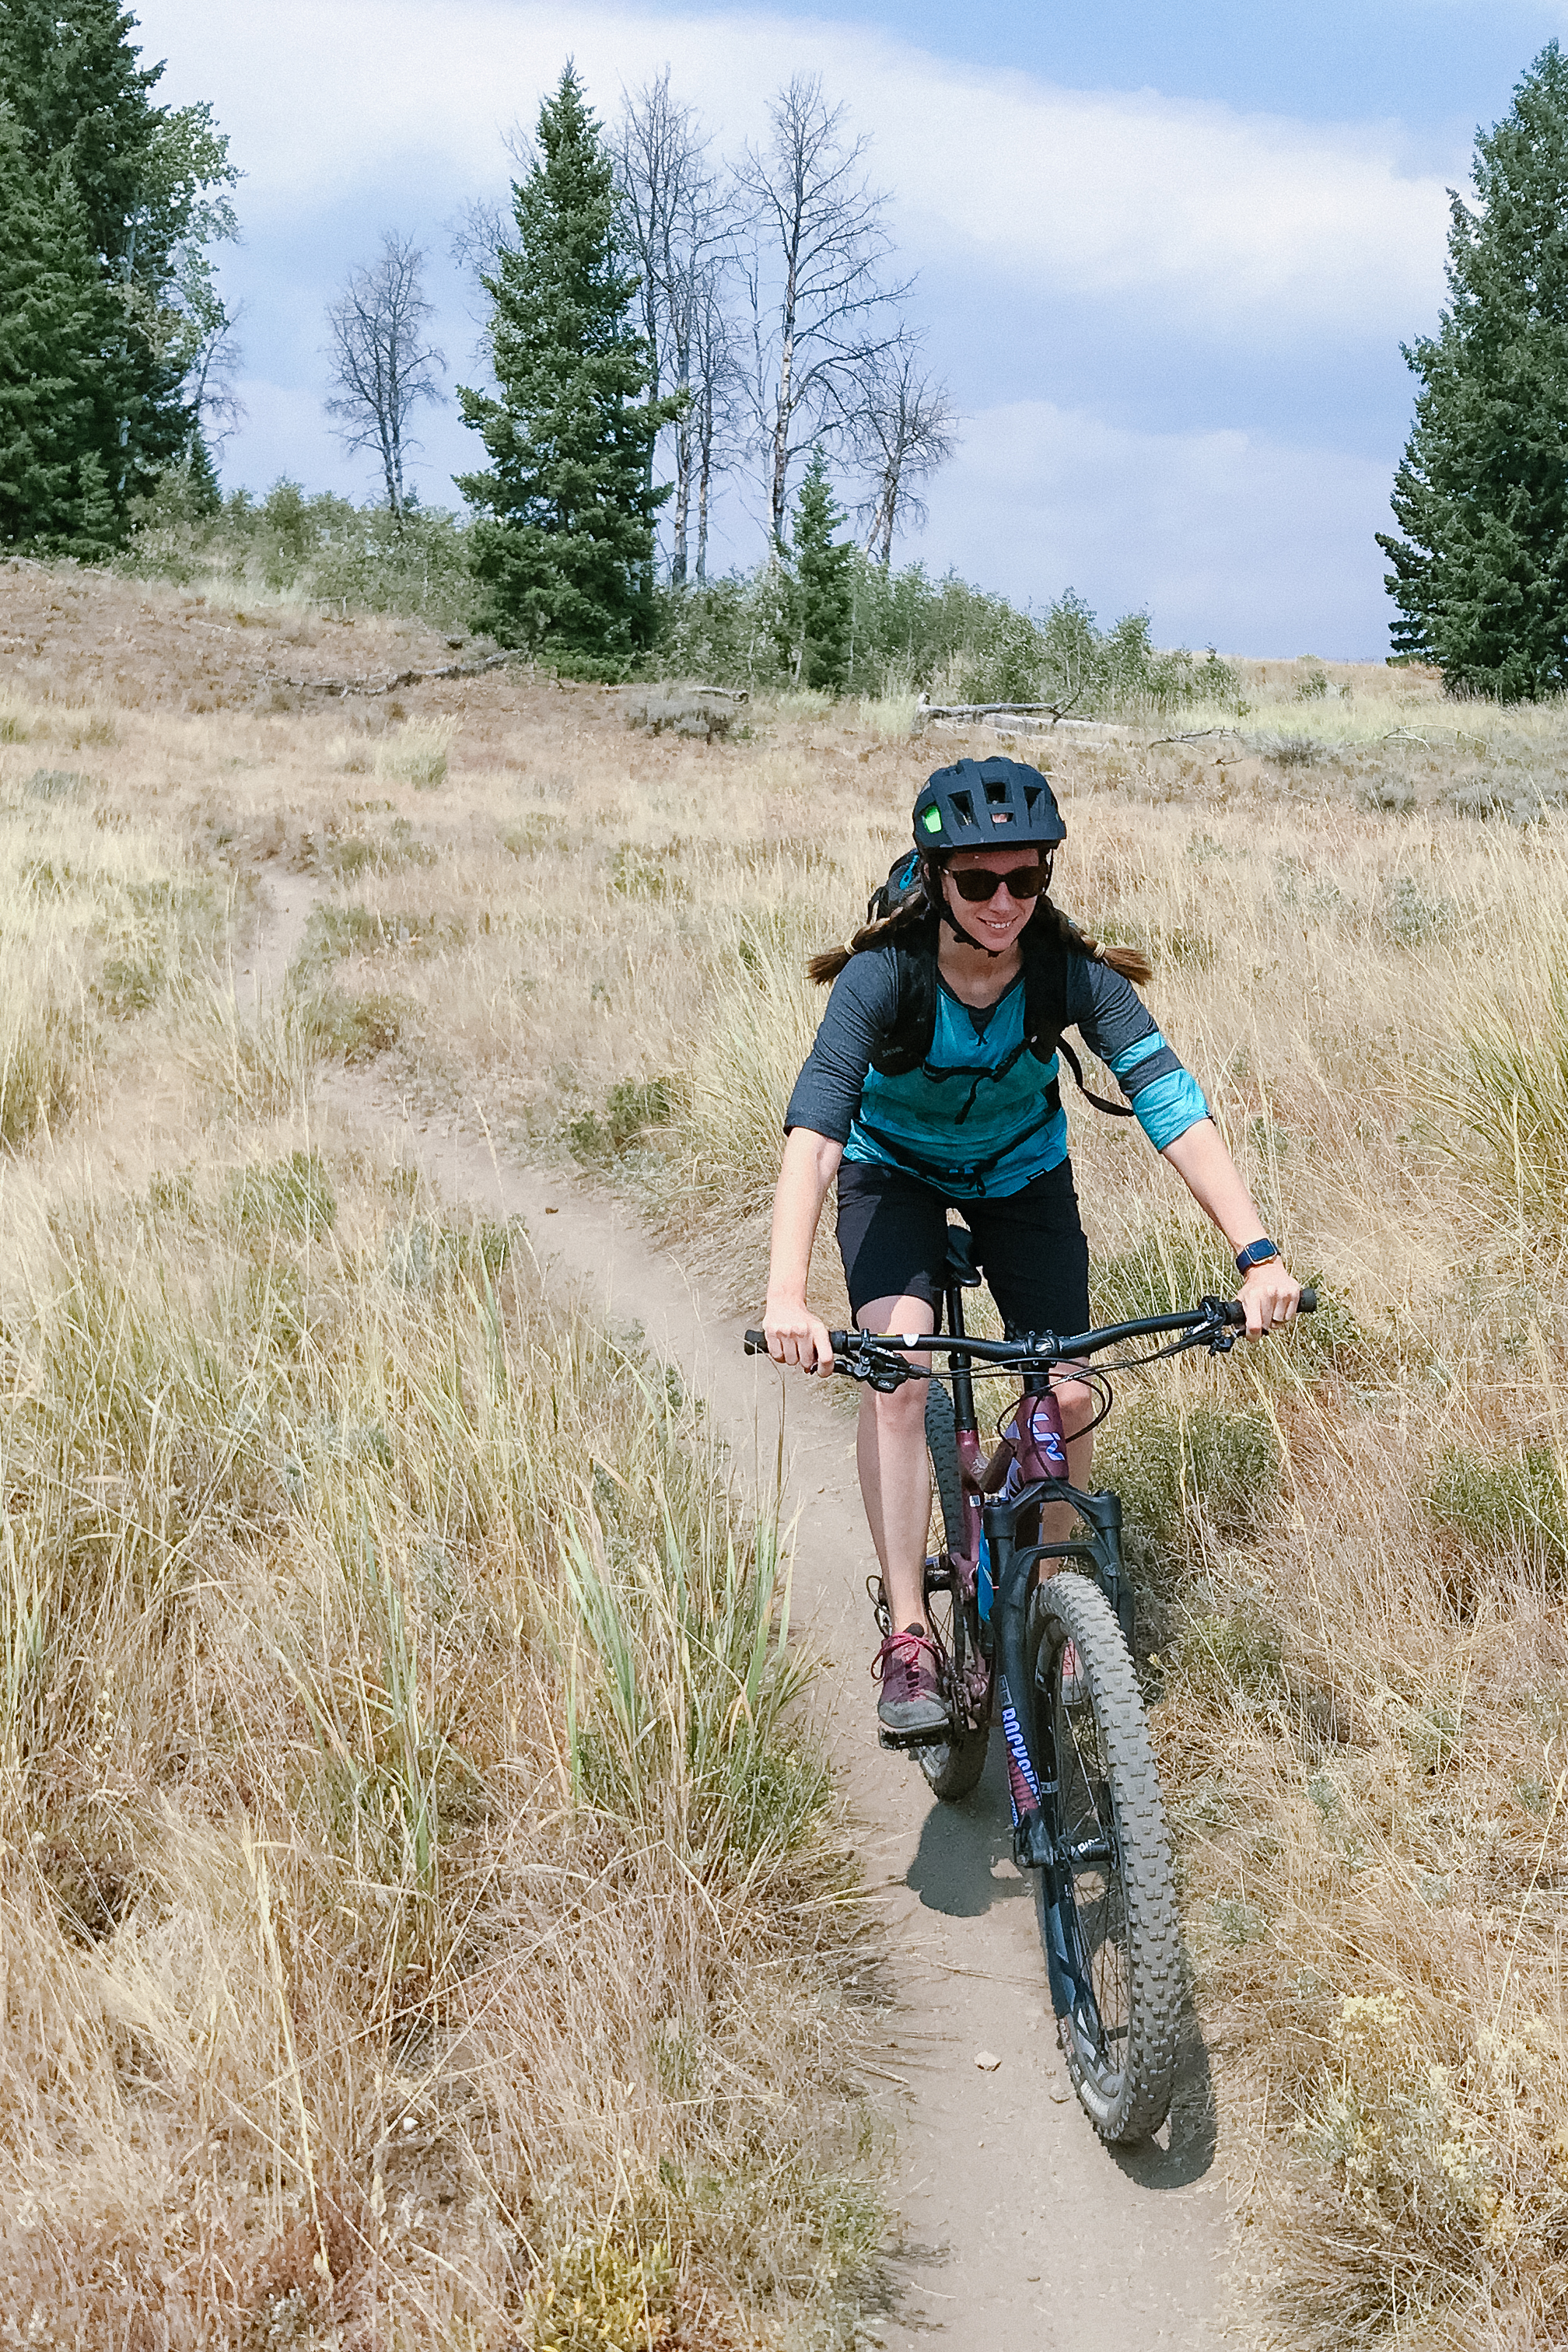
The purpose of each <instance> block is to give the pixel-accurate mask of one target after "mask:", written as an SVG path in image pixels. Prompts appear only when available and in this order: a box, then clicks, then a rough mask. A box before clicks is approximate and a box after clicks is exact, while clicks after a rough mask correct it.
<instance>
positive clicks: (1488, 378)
mask: <svg viewBox="0 0 1568 2352" xmlns="http://www.w3.org/2000/svg"><path fill="white" fill-rule="evenodd" d="M1472 181H1473V184H1474V188H1475V193H1476V196H1477V199H1478V205H1477V207H1476V208H1475V209H1472V208H1471V207H1470V206H1469V205H1467V204H1465V203H1464V202H1463V201H1462V200H1461V199H1460V198H1459V197H1458V196H1455V197H1454V199H1453V203H1452V209H1451V214H1450V222H1449V229H1448V264H1447V276H1448V293H1449V301H1448V307H1447V310H1444V312H1443V313H1442V317H1441V320H1440V323H1439V326H1438V330H1437V332H1436V335H1435V336H1431V337H1423V338H1422V340H1421V341H1418V342H1415V343H1413V344H1410V345H1408V346H1406V347H1405V359H1406V360H1407V362H1409V364H1410V366H1411V368H1412V369H1413V370H1414V371H1415V373H1416V374H1417V375H1419V376H1420V377H1421V378H1422V380H1423V389H1422V391H1421V393H1420V394H1419V396H1418V398H1417V400H1416V404H1415V426H1414V429H1413V431H1412V433H1411V436H1410V439H1409V442H1408V444H1407V446H1406V448H1405V457H1404V461H1403V463H1402V464H1401V466H1400V467H1399V470H1398V472H1397V474H1396V475H1395V477H1394V493H1393V499H1392V505H1393V508H1394V520H1395V521H1396V522H1397V524H1398V526H1399V530H1400V531H1401V533H1402V534H1403V536H1402V537H1400V538H1394V537H1391V536H1384V534H1382V533H1380V534H1379V539H1378V543H1379V545H1380V546H1381V547H1382V548H1383V550H1384V552H1385V554H1386V555H1387V556H1388V558H1389V560H1390V562H1391V563H1392V564H1393V567H1394V569H1393V571H1392V572H1390V573H1389V574H1388V587H1389V592H1390V593H1391V594H1392V595H1393V597H1394V602H1395V604H1397V605H1398V607H1399V611H1400V619H1399V620H1398V621H1397V622H1396V623H1395V625H1394V631H1393V636H1394V645H1395V646H1396V648H1397V649H1398V650H1400V651H1401V652H1405V653H1410V654H1420V655H1424V656H1427V657H1428V658H1430V659H1431V660H1434V661H1436V663H1437V664H1438V665H1439V666H1440V667H1441V669H1442V671H1443V676H1444V680H1445V683H1446V684H1447V686H1448V688H1450V690H1455V689H1458V690H1468V691H1471V692H1479V693H1485V694H1493V695H1497V696H1499V697H1500V698H1504V699H1507V700H1514V699H1518V698H1522V697H1527V696H1532V695H1540V694H1547V693H1553V692H1559V691H1561V690H1562V689H1563V688H1564V687H1568V60H1565V59H1564V58H1563V56H1562V54H1561V52H1560V51H1559V48H1558V45H1557V43H1556V42H1555V41H1551V42H1549V43H1548V44H1547V46H1546V47H1545V48H1544V49H1542V52H1541V55H1540V56H1539V57H1538V58H1536V59H1535V61H1534V63H1533V65H1532V66H1531V68H1530V70H1529V72H1528V73H1527V74H1526V75H1525V77H1524V79H1523V80H1522V81H1521V83H1520V84H1519V87H1518V89H1516V90H1515V92H1514V101H1513V105H1512V108H1511V109H1510V112H1509V113H1508V114H1507V115H1506V116H1505V118H1504V119H1503V121H1501V122H1500V123H1498V124H1497V125H1496V126H1495V128H1494V129H1492V130H1491V131H1487V132H1483V133H1482V134H1481V135H1480V136H1479V138H1478V139H1477V142H1476V159H1475V163H1474V167H1473V172H1472Z"/></svg>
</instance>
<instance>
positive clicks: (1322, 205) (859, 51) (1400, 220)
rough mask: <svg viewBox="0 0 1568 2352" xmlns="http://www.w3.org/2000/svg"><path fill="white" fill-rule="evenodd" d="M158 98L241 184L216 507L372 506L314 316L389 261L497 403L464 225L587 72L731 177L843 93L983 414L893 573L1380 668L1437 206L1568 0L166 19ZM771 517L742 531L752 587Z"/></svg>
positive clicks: (433, 438)
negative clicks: (678, 122)
mask: <svg viewBox="0 0 1568 2352" xmlns="http://www.w3.org/2000/svg"><path fill="white" fill-rule="evenodd" d="M138 13H139V16H140V21H141V25H142V39H143V41H144V45H145V48H146V53H147V55H148V56H149V57H150V58H160V57H162V58H167V60H168V70H167V73H166V75H165V77H164V80H163V86H162V89H161V91H160V95H161V96H163V97H164V98H165V99H168V100H174V101H175V102H184V101H185V100H191V99H196V98H205V99H210V100H212V101H213V102H214V104H215V106H216V111H217V115H218V119H219V121H220V122H221V124H222V126H223V127H224V129H225V130H226V131H228V133H229V134H230V137H231V140H232V143H233V152H234V156H235V160H236V161H237V163H238V164H239V166H240V168H241V169H242V170H243V172H244V173H245V174H246V177H245V181H244V184H243V185H242V187H241V189H240V191H239V208H240V214H241V218H242V222H243V228H244V242H243V244H242V245H241V246H240V247H238V248H236V249H233V250H232V251H231V252H230V254H229V255H228V257H227V258H226V264H225V282H226V288H227V289H228V292H229V295H230V299H231V300H234V301H237V302H239V303H240V304H242V306H243V319H242V324H241V330H240V333H241V342H242V346H243V362H242V367H241V383H240V386H239V389H240V394H241V397H242V399H243V401H244V404H245V411H246V414H245V418H244V421H243V423H242V425H240V427H239V428H238V429H237V432H236V433H235V434H234V436H233V437H232V439H231V440H230V441H229V443H228V445H227V446H226V450H225V453H224V460H223V471H224V476H225V479H226V482H228V483H230V484H231V485H232V484H237V483H241V482H243V483H246V484H248V485H249V486H250V487H251V488H265V487H266V486H267V485H268V483H270V482H271V481H273V480H275V479H276V478H278V477H279V475H280V474H289V475H291V476H292V477H294V478H296V479H299V480H302V481H303V482H304V483H305V485H306V486H307V488H312V489H316V488H332V489H340V490H343V491H346V492H349V493H351V494H353V495H354V496H368V495H371V494H373V493H374V488H375V483H374V477H373V475H372V472H371V470H370V469H369V467H367V465H366V463H365V461H364V459H363V457H350V456H347V455H345V453H344V452H343V450H342V447H341V446H340V445H339V443H338V442H337V441H335V440H334V438H333V436H332V434H331V430H330V426H329V423H328V420H327V418H326V417H325V416H324V415H323V413H322V407H321V402H322V398H323V394H324V389H325V365H324V362H323V358H322V342H323V337H324V329H323V322H322V313H323V310H324V307H325V305H326V303H327V301H328V300H329V299H330V298H331V295H332V293H333V292H334V290H335V289H337V287H338V286H339V284H340V283H341V281H342V277H343V274H344V272H345V271H346V270H347V269H348V268H350V267H351V265H353V263H354V262H356V261H358V260H360V259H362V258H364V257H367V256H368V255H369V253H370V252H371V251H372V250H373V248H374V245H375V243H376V239H377V236H378V235H379V233H380V231H381V230H382V229H383V228H384V227H396V228H398V229H400V230H403V231H405V232H406V233H409V234H412V235H413V236H416V237H417V238H419V239H420V240H421V241H422V242H423V243H424V244H425V245H426V247H427V249H428V251H429V253H430V257H431V290H432V292H433V294H434V295H435V296H436V297H437V300H438V303H439V311H440V316H439V330H438V331H439V338H440V340H441V341H442V343H443V345H444V347H445V349H446V351H447V355H448V358H449V359H450V362H451V378H450V380H451V381H452V382H455V383H472V382H475V381H477V380H478V379H477V375H476V369H477V364H478V363H477V362H476V360H475V357H474V341H475V322H474V317H473V297H472V294H471V293H470V291H469V289H468V287H467V286H466V285H465V282H464V280H463V278H462V277H461V275H460V273H459V271H458V268H456V266H455V265H454V264H453V262H452V261H451V259H450V256H449V250H448V248H449V242H450V237H449V226H450V224H451V222H452V221H453V220H454V218H455V217H456V216H457V215H458V213H459V212H460V211H461V209H462V207H463V206H464V205H466V204H468V202H469V201H471V200H472V199H473V198H475V197H481V198H491V199H493V198H497V197H504V195H505V194H506V188H507V182H508V177H509V171H510V166H509V162H508V157H507V152H506V147H505V143H504V142H505V138H506V134H507V132H508V131H509V130H510V129H511V128H512V126H513V125H514V124H517V123H520V122H521V124H523V125H524V126H525V127H526V126H529V125H531V122H532V121H533V119H534V117H535V115H536V114H537V111H538V107H539V101H540V99H541V96H542V94H543V93H544V91H545V90H546V89H549V88H550V87H551V86H552V84H553V83H554V81H555V80H556V79H557V77H558V76H559V73H560V70H561V67H562V65H563V62H564V60H565V58H567V56H569V55H570V56H573V57H574V58H576V61H577V65H578V68H579V69H580V71H581V72H582V74H583V76H584V79H585V81H586V83H587V86H588V89H589V92H590V95H591V97H592V99H593V100H594V102H595V105H596V106H597V108H598V110H599V111H600V113H601V115H608V114H611V113H613V112H614V111H615V110H616V107H617V106H618V104H619V100H620V95H621V92H622V90H623V89H635V88H637V86H639V85H640V84H641V83H643V82H644V81H646V80H647V79H648V78H649V77H651V76H652V75H654V74H656V73H657V72H658V71H659V70H660V69H661V68H663V67H664V66H666V65H668V66H669V68H671V75H672V81H673V85H674V88H675V89H676V90H677V92H678V93H679V94H680V95H683V96H685V97H687V98H688V99H689V100H691V101H692V102H693V103H695V104H696V105H697V106H698V107H700V110H701V111H702V113H703V115H704V117H705V119H706V121H708V122H709V124H710V126H711V129H712V131H713V133H714V139H715V145H716V148H717V149H718V150H720V151H721V152H723V151H728V152H734V151H736V150H738V149H739V147H740V146H741V145H742V142H744V141H745V140H746V139H747V138H753V139H755V138H760V137H761V136H762V134H763V131H764V128H765V103H766V99H767V95H768V93H769V92H770V90H772V89H775V88H777V86H778V85H779V84H780V83H781V82H783V81H784V80H786V79H788V78H789V76H790V75H791V74H792V73H794V72H795V71H797V70H799V69H801V68H806V69H809V70H815V71H817V72H819V73H820V74H821V76H822V78H823V81H824V84H825V87H826V89H827V91H828V93H829V95H830V96H833V97H836V98H841V99H842V100H844V101H845V102H846V105H847V108H848V110H849V114H850V118H851V120H852V122H853V124H854V127H855V128H856V129H858V130H860V131H865V132H867V133H868V134H869V136H870V138H871V140H872V142H873V145H872V151H871V159H870V160H871V163H872V168H873V171H874V173H875V176H876V177H877V178H878V179H879V182H880V183H881V184H882V185H884V186H885V187H886V188H887V189H888V191H889V194H890V195H891V198H892V217H893V222H894V227H895V233H896V236H897V239H898V243H899V247H900V256H901V258H902V260H903V262H904V264H905V266H906V267H908V268H912V269H916V270H918V272H919V282H918V285H917V288H916V290H915V294H914V297H913V299H912V305H911V307H912V310H913V312H914V315H915V316H916V318H917V319H918V320H919V321H920V322H921V324H922V325H923V326H924V327H925V329H926V331H927V333H928V338H929V352H930V355H931V359H932V361H933V362H934V363H935V365H936V366H937V368H938V370H939V371H940V372H941V373H943V374H944V375H945V376H946V378H947V380H948V383H949V384H950V386H951V388H952V393H953V394H954V397H955V399H956V401H957V403H958V404H959V406H960V408H961V410H962V412H963V419H964V422H963V428H962V446H961V447H960V449H959V452H958V455H957V456H956V457H955V458H954V460H953V462H952V464H951V465H950V466H949V467H947V468H946V469H945V471H944V472H943V473H942V475H941V476H940V477H939V478H938V479H937V480H936V482H935V483H934V484H933V485H932V488H931V500H930V503H931V520H930V523H929V525H928V527H927V529H926V530H925V531H924V532H923V533H921V534H920V535H919V536H918V537H914V538H910V539H909V540H906V541H903V542H902V544H901V546H900V550H899V554H900V557H901V558H903V559H905V560H912V559H913V558H914V557H916V556H919V557H920V558H921V560H923V561H924V562H926V563H927V564H928V565H930V566H931V567H932V568H934V569H937V570H941V569H944V568H945V567H946V566H948V565H950V564H951V565H953V566H956V568H957V569H958V570H959V571H960V572H963V574H965V576H967V577H968V578H970V579H973V580H975V581H978V582H980V583H983V584H984V585H986V586H989V587H994V588H1000V589H1003V590H1005V592H1006V593H1009V594H1011V595H1014V596H1016V597H1018V598H1020V599H1021V598H1025V597H1029V598H1033V599H1035V600H1036V601H1037V602H1039V601H1044V600H1046V599H1048V598H1051V597H1054V596H1057V595H1058V594H1060V593H1061V592H1062V590H1063V589H1064V588H1067V587H1068V586H1071V587H1073V588H1076V589H1077V590H1078V591H1079V593H1080V594H1082V595H1084V596H1086V597H1087V598H1088V599H1089V603H1090V604H1091V605H1092V606H1093V607H1094V608H1095V609H1096V611H1097V612H1098V613H1099V614H1100V616H1101V618H1102V619H1110V618H1112V617H1114V616H1115V615H1116V614H1120V613H1122V612H1125V611H1128V610H1131V609H1133V608H1137V607H1143V608H1146V609H1147V610H1148V611H1149V612H1150V613H1151V614H1152V618H1153V624H1154V632H1155V635H1156V637H1157V639H1158V640H1159V641H1160V642H1161V643H1163V644H1168V645H1169V644H1190V645H1194V646H1205V645H1208V644H1211V643H1212V644H1216V645H1217V646H1219V647H1220V648H1221V649H1222V650H1224V651H1230V652H1248V653H1273V654H1294V653H1302V652H1313V653H1318V654H1321V655H1328V656H1336V655H1337V656H1374V655H1379V654H1381V653H1382V652H1383V651H1384V649H1385V646H1386V621H1387V606H1386V598H1385V596H1384V589H1383V569H1384V565H1383V559H1382V557H1381V555H1380V552H1379V551H1378V549H1377V547H1376V545H1375V544H1374V541H1373V532H1374V531H1376V530H1379V529H1380V528H1383V527H1384V525H1385V523H1386V501H1387V493H1388V485H1389V479H1390V476H1391V473H1392V469H1393V467H1394V463H1395V462H1396V460H1397V457H1398V455H1399V452H1400V449H1401V447H1402V446H1403V443H1404V438H1405V432H1406V430H1407V427H1408V423H1409V415H1410V403H1411V393H1412V379H1411V377H1410V375H1409V373H1408V372H1407V370H1406V369H1405V364H1404V362H1403V361H1402V359H1401V358H1400V354H1399V344H1400V342H1401V341H1402V340H1408V339H1409V338H1410V337H1411V336H1413V335H1417V334H1421V333H1423V332H1426V331H1429V330H1430V329H1431V328H1432V326H1433V325H1434V324H1435V322H1436V314H1437V310H1438V307H1439V305H1440V302H1441V300H1442V294H1443V248H1444V234H1445V227H1446V219H1447V196H1446V193H1445V192H1446V190H1447V188H1449V187H1453V186H1456V185H1462V184H1464V183H1465V181H1466V179H1467V176H1468V159H1469V153H1470V148H1471V142H1472V141H1473V138H1474V135H1475V131H1476V127H1477V125H1478V123H1482V124H1484V123H1489V122H1491V121H1495V120H1496V118H1497V117H1498V116H1499V115H1500V113H1502V112H1504V111H1506V110H1507V108H1508V105H1509V103H1510V93H1511V90H1512V88H1513V85H1514V83H1515V82H1516V81H1517V79H1519V76H1520V74H1521V72H1522V71H1523V70H1524V69H1525V68H1526V67H1527V66H1528V64H1529V63H1530V61H1531V58H1532V57H1533V56H1534V55H1535V54H1536V52H1537V51H1538V50H1539V49H1540V48H1541V47H1542V45H1543V43H1544V42H1546V41H1547V40H1549V39H1551V38H1552V37H1553V36H1554V35H1556V34H1558V33H1559V32H1560V31H1562V30H1563V29H1564V27H1565V20H1568V0H1561V5H1542V0H1319V5H1317V6H1315V7H1313V8H1310V9H1308V8H1304V7H1303V6H1301V5H1300V0H1175V5H1173V0H1163V5H1162V0H1035V5H1027V6H1024V5H1017V4H1016V0H963V5H959V0H896V5H895V0H860V5H831V4H830V5H824V6H822V7H820V8H818V9H816V10H815V11H814V12H812V13H810V14H806V13H801V14H795V13H792V12H791V11H790V10H788V9H787V8H785V7H782V6H781V7H773V8H769V9H763V8H760V7H748V6H744V5H701V0H698V5H691V0H688V5H671V0H621V5H609V0H558V5H539V0H247V5H246V6H245V7H244V8H227V7H217V6H214V5H212V0H146V5H142V7H141V8H140V9H139V11H138ZM419 429H420V433H421V437H422V440H423V443H424V448H423V453H422V456H421V457H420V459H419V460H418V462H417V464H416V468H415V471H416V478H417V479H418V481H419V485H420V489H421V494H422V495H423V497H424V498H425V499H426V502H427V503H431V504H436V503H455V502H456V499H455V493H454V492H453V491H452V489H451V487H450V477H451V474H452V472H453V469H454V468H455V467H464V466H471V465H473V464H474V463H475V461H476V451H477V449H478V444H477V443H476V442H475V440H474V439H473V437H472V436H469V435H468V434H467V433H466V432H465V431H464V429H463V427H462V426H461V425H460V424H459V422H458V417H457V414H456V410H455V408H454V407H452V406H448V407H447V408H446V409H445V410H441V411H427V412H426V415H425V417H424V420H423V422H422V424H421V425H420V428H419ZM748 506H749V507H750V508H751V509H752V512H754V510H755V507H756V500H755V499H754V498H742V497H740V496H736V497H734V498H732V499H731V500H730V501H729V504H728V507H727V510H726V536H727V545H725V546H724V547H722V548H721V551H720V553H721V558H723V559H724V560H733V561H739V562H752V561H753V560H754V558H755V556H756V554H757V553H758V552H759V535H758V533H757V531H756V528H755V525H754V523H753V522H752V520H750V519H749V516H748V512H747V508H748Z"/></svg>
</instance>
